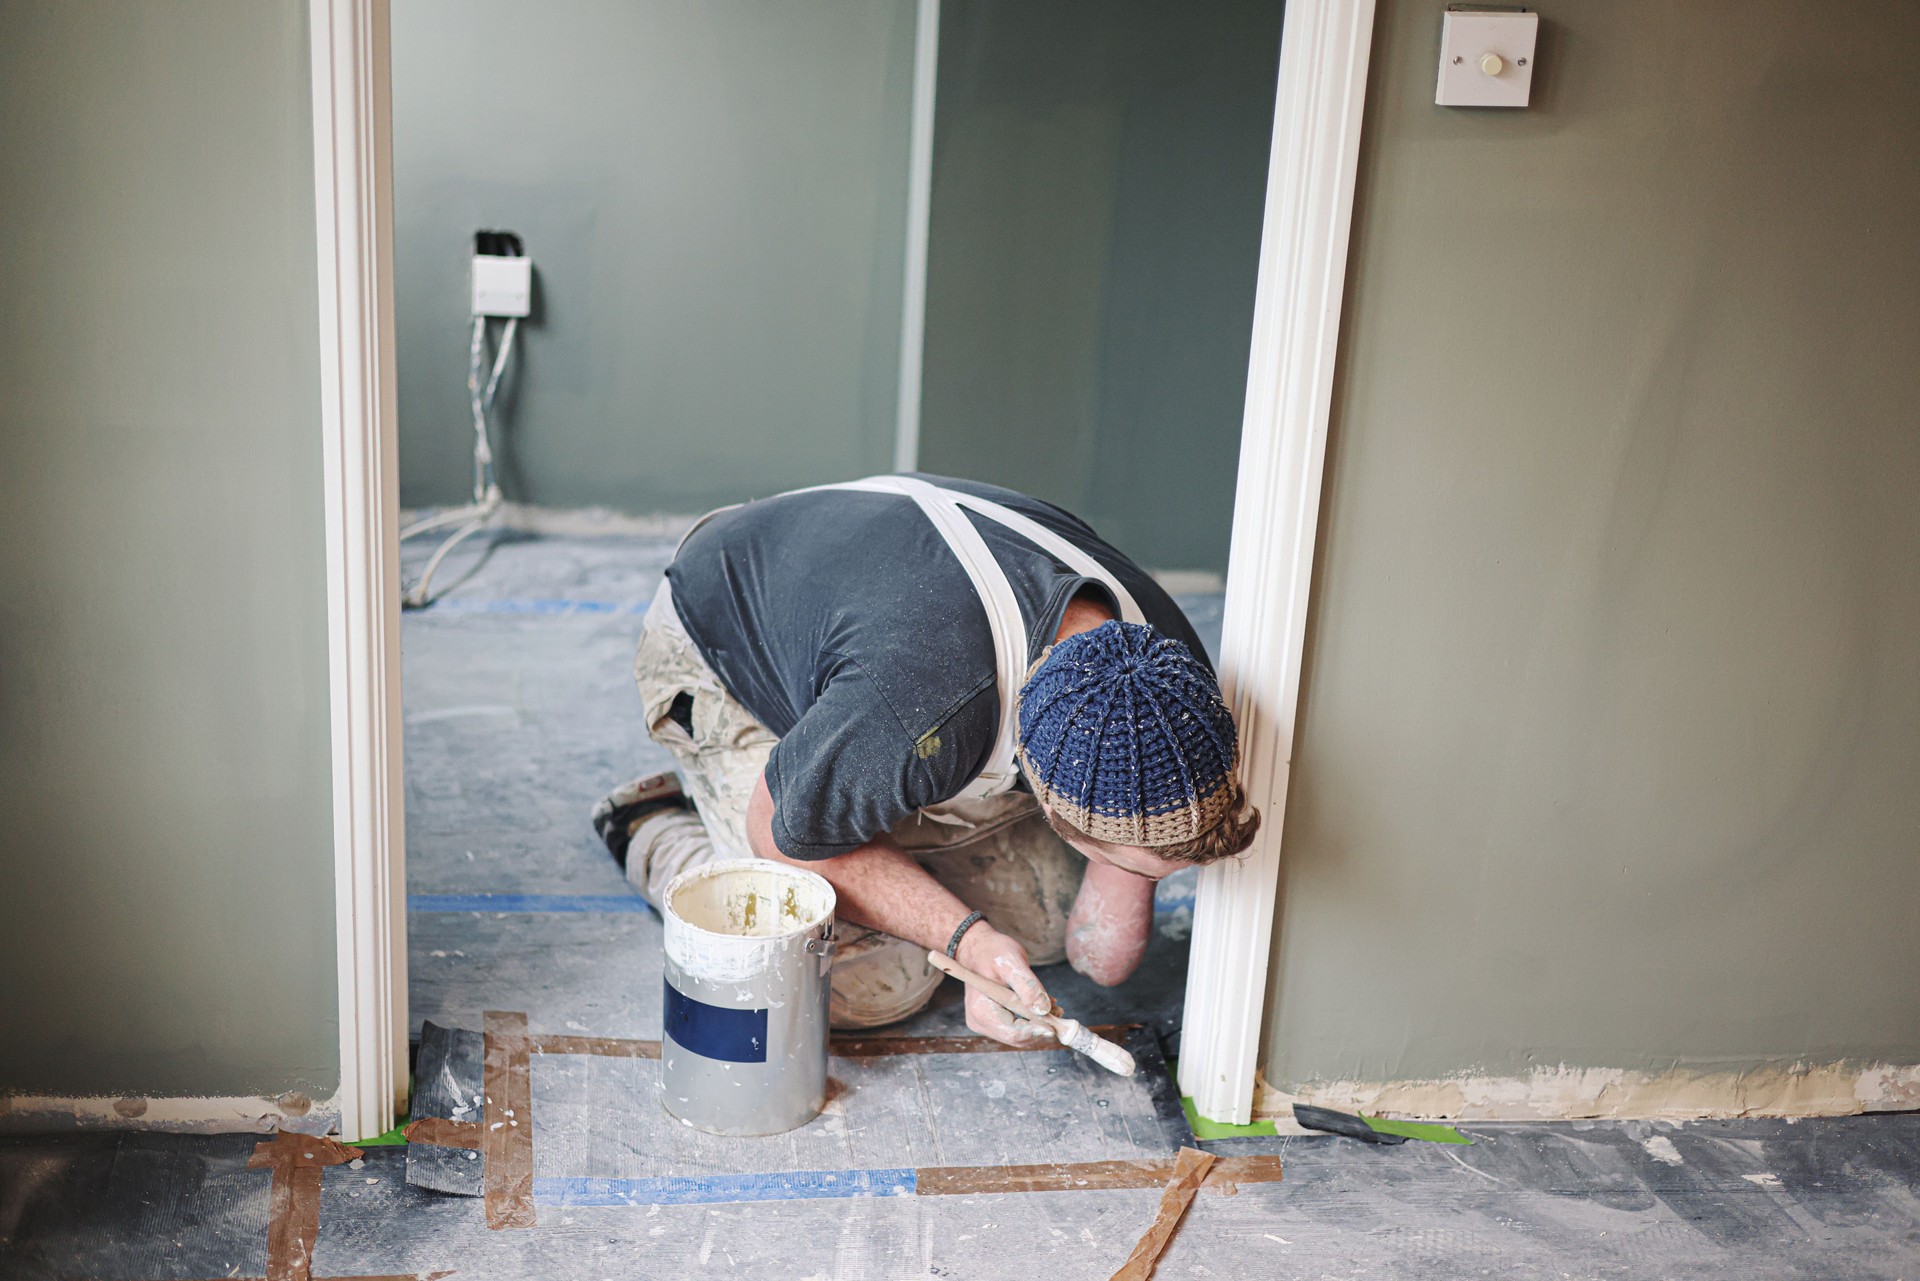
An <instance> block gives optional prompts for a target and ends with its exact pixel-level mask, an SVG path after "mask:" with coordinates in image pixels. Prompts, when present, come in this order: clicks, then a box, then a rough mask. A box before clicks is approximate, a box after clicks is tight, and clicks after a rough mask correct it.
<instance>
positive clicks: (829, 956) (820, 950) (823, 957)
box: [807, 935, 836, 974]
mask: <svg viewBox="0 0 1920 1281" xmlns="http://www.w3.org/2000/svg"><path fill="white" fill-rule="evenodd" d="M835 949H836V944H835V941H834V939H833V936H832V935H828V936H826V937H825V938H811V939H808V940H807V951H809V952H811V953H813V954H814V955H815V956H817V957H819V958H820V972H821V973H822V974H825V973H826V972H827V971H829V970H831V969H832V968H833V954H834V951H835Z"/></svg>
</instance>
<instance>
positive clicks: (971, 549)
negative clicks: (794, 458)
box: [796, 476, 1027, 800]
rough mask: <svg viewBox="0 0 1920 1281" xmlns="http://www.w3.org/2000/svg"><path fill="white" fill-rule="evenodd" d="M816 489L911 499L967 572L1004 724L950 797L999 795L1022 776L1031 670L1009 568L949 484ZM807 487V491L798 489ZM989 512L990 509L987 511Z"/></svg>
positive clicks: (877, 480)
mask: <svg viewBox="0 0 1920 1281" xmlns="http://www.w3.org/2000/svg"><path fill="white" fill-rule="evenodd" d="M814 488H815V489H857V490H865V491H867V492H869V493H882V494H901V495H904V496H905V497H908V498H911V499H913V501H914V502H915V503H917V504H919V507H920V510H921V511H923V512H925V513H926V515H927V519H928V520H930V521H932V522H933V527H934V528H935V529H936V530H938V531H939V532H940V536H941V537H942V538H944V539H945V540H946V543H947V546H948V547H950V548H952V549H953V554H954V556H955V558H957V559H958V560H959V562H960V567H961V568H962V569H964V570H966V571H967V577H968V579H970V580H971V581H972V583H973V590H974V592H975V593H976V594H977V595H978V596H979V597H980V604H981V606H982V607H983V608H984V609H985V610H986V612H987V625H988V627H989V628H990V629H991V630H992V632H993V649H994V677H995V681H996V683H997V685H998V686H999V693H1000V728H999V732H998V733H997V734H996V735H995V736H994V741H993V754H992V755H991V756H989V757H988V758H987V764H986V767H985V768H984V769H982V770H981V771H980V772H979V773H978V774H976V775H975V776H974V778H973V781H972V782H970V783H968V784H967V785H966V787H964V788H962V789H961V790H960V791H959V792H958V793H957V794H956V795H955V796H954V797H953V798H952V799H955V800H962V799H968V800H971V799H980V798H984V797H988V796H997V795H999V794H1000V793H1001V792H1004V791H1007V790H1008V789H1010V788H1011V787H1012V786H1013V784H1014V780H1015V779H1016V778H1018V776H1019V767H1018V766H1017V765H1016V764H1015V763H1014V753H1015V749H1016V748H1017V747H1018V745H1019V739H1020V732H1019V724H1018V720H1019V711H1020V687H1021V685H1023V684H1025V683H1026V675H1027V625H1026V620H1025V618H1024V617H1023V616H1022V615H1021V613H1020V598H1019V597H1017V596H1015V595H1014V594H1013V584H1011V583H1009V582H1008V581H1007V572H1006V571H1005V570H1004V569H1002V568H1000V562H999V561H997V560H995V559H994V558H993V553H992V552H991V551H990V550H988V548H987V540H986V539H984V538H982V537H981V536H980V531H979V530H978V529H976V528H974V524H973V522H972V521H970V520H968V519H967V516H966V513H965V512H963V511H961V510H960V505H959V503H958V502H957V501H956V500H957V499H958V498H959V497H960V496H959V495H958V494H955V493H954V492H953V491H952V490H950V489H942V488H941V487H940V486H938V485H929V484H928V483H927V482H926V481H924V480H918V479H916V478H914V477H912V476H873V477H869V478H868V479H866V480H850V481H846V482H844V483H842V484H838V485H817V486H814ZM796 492H807V491H804V490H803V491H796ZM987 514H988V515H991V513H987Z"/></svg>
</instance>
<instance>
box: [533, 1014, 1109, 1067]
mask: <svg viewBox="0 0 1920 1281" xmlns="http://www.w3.org/2000/svg"><path fill="white" fill-rule="evenodd" d="M1138 1026H1139V1024H1137V1023H1107V1024H1102V1025H1100V1026H1099V1027H1096V1028H1093V1029H1091V1030H1092V1032H1093V1034H1094V1035H1095V1036H1102V1037H1105V1038H1106V1039H1107V1040H1109V1041H1112V1042H1113V1043H1114V1044H1116V1045H1118V1044H1119V1043H1120V1042H1121V1041H1123V1040H1125V1039H1126V1035H1127V1033H1128V1032H1130V1031H1132V1030H1133V1029H1134V1028H1136V1027H1138ZM529 1044H530V1046H531V1047H532V1050H533V1052H534V1053H535V1054H589V1055H599V1056H601V1057H603V1058H613V1059H657V1058H659V1057H660V1042H658V1041H627V1040H622V1039H620V1038H618V1037H611V1036H566V1035H552V1034H542V1035H539V1036H535V1037H531V1038H529ZM1059 1048H1060V1047H1059V1046H1058V1045H1054V1044H1050V1043H1046V1042H1042V1043H1041V1044H1039V1045H1003V1044H1002V1043H1001V1042H999V1041H995V1040H991V1039H989V1038H987V1037H984V1036H836V1037H834V1038H833V1039H832V1040H831V1041H829V1042H828V1043H827V1053H829V1054H831V1055H833V1056H834V1057H835V1058H841V1059H868V1058H881V1057H884V1056H886V1055H891V1054H997V1053H1003V1052H1011V1053H1024V1052H1029V1051H1033V1050H1057V1049H1059Z"/></svg>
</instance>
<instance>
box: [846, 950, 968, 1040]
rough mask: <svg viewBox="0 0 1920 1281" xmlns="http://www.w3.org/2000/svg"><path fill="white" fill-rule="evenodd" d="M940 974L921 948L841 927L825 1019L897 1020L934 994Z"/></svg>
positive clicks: (870, 1023) (877, 1023) (866, 1024)
mask: <svg viewBox="0 0 1920 1281" xmlns="http://www.w3.org/2000/svg"><path fill="white" fill-rule="evenodd" d="M942 977H943V976H942V975H941V973H940V971H938V970H936V969H934V968H933V967H932V966H931V965H928V964H927V953H926V949H925V948H922V947H920V946H919V945H918V944H915V943H909V942H908V941H907V940H905V939H900V938H895V937H894V936H893V935H891V934H882V933H880V932H879V931H877V930H868V929H862V928H861V927H859V926H857V925H842V926H841V927H840V945H839V948H838V949H837V952H836V955H835V956H834V961H833V977H832V979H831V980H830V981H829V987H830V989H831V997H830V1000H829V1013H828V1022H829V1023H831V1024H832V1025H833V1026H834V1027H836V1028H842V1029H847V1030H852V1029H858V1028H870V1027H882V1026H884V1025H886V1024H888V1023H898V1022H899V1021H900V1020H901V1019H904V1018H906V1017H907V1016H908V1015H909V1014H913V1013H915V1012H916V1011H918V1010H921V1009H924V1008H925V1007H926V1004H927V1002H928V1001H931V1000H932V999H933V993H934V991H935V989H937V988H938V987H939V986H940V980H941V978H942Z"/></svg>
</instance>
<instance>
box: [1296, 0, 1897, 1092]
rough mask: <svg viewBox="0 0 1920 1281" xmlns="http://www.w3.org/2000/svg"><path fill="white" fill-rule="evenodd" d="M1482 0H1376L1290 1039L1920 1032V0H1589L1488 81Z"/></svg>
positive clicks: (1689, 1046) (1536, 1054)
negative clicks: (1528, 64) (1482, 63)
mask: <svg viewBox="0 0 1920 1281" xmlns="http://www.w3.org/2000/svg"><path fill="white" fill-rule="evenodd" d="M1441 8H1442V6H1441V4H1440V3H1439V2H1438V0H1419V2H1417V3H1413V2H1408V0H1386V2H1385V3H1384V4H1383V5H1382V6H1381V12H1380V21H1379V27H1378V36H1377V42H1376V45H1375V51H1374V62H1373V72H1372V77H1371V83H1370V89H1369V97H1368V103H1367V117H1366V121H1367V123H1366V129H1367V133H1366V138H1365V142H1364V145H1363V148H1362V158H1361V166H1360V178H1359V199H1358V209H1357V213H1356V217H1355V223H1354V237H1353V252H1352V261H1351V269H1350V273H1349V277H1348V282H1349V283H1348V297H1347V308H1346V313H1345V319H1346V324H1345V330H1346V333H1345V340H1344V346H1343V350H1342V366H1341V374H1340V387H1339V391H1338V395H1337V401H1336V406H1335V414H1334V421H1333V430H1332V437H1331V440H1332V444H1331V449H1330V454H1329V460H1328V470H1327V478H1326V490H1325V513H1324V519H1323V524H1322V532H1321V542H1320V563H1319V565H1318V567H1317V570H1316V578H1315V598H1314V601H1313V606H1312V614H1311V619H1310V623H1309V628H1310V634H1311V635H1310V649H1309V651H1308V655H1307V665H1306V678H1305V693H1304V701H1303V706H1302V715H1301V718H1300V730H1299V738H1298V742H1297V744H1296V760H1297V764H1296V768H1295V771H1294V774H1293V795H1292V801H1291V808H1290V810H1289V813H1288V817H1287V829H1286V842H1285V850H1286V853H1285V858H1284V865H1285V872H1284V875H1285V884H1284V901H1283V908H1282V911H1281V913H1280V917H1279V922H1278V928H1277V930H1276V940H1275V943H1276V946H1275V951H1274V964H1273V973H1272V982H1273V987H1272V989H1271V991H1272V1006H1271V1009H1270V1013H1269V1021H1268V1029H1267V1035H1266V1068H1267V1072H1268V1074H1269V1077H1270V1078H1271V1079H1272V1080H1273V1081H1274V1082H1275V1083H1276V1084H1282V1085H1285V1084H1294V1083H1301V1082H1306V1081H1311V1080H1315V1079H1330V1078H1360V1079H1367V1080H1380V1079H1389V1080H1390V1079H1417V1078H1426V1077H1431V1076H1436V1075H1443V1074H1451V1073H1461V1072H1470V1073H1492V1074H1512V1073H1520V1072H1524V1071H1525V1070H1527V1069H1528V1068H1531V1067H1534V1066H1541V1065H1553V1064H1558V1063H1562V1062H1565V1063H1570V1064H1576V1065H1588V1066H1611V1067H1621V1068H1629V1069H1661V1068H1667V1067H1673V1066H1678V1067H1693V1068H1739V1067H1743V1066H1747V1065H1752V1064H1756V1063H1760V1062H1763V1061H1768V1060H1804V1061H1809V1062H1816V1063H1817V1062H1823V1061H1833V1060H1839V1059H1860V1060H1874V1059H1887V1060H1893V1061H1899V1062H1907V1063H1912V1062H1915V1061H1920V1002H1916V1001H1915V1000H1914V993H1915V991H1916V990H1920V929H1916V928H1915V926H1914V922H1915V920H1916V919H1920V858H1916V850H1920V786H1916V780H1920V643H1916V639H1915V638H1916V637H1920V408H1917V407H1920V359H1916V354H1917V353H1920V163H1916V153H1915V140H1916V139H1920V69H1916V66H1915V63H1914V60H1913V57H1912V52H1913V50H1914V49H1916V48H1920V9H1916V8H1915V7H1914V6H1912V5H1910V4H1904V3H1896V2H1893V0H1881V2H1878V3H1875V2H1871V0H1846V2H1845V3H1840V4H1834V5H1822V6H1808V5H1804V4H1797V3H1789V2H1787V0H1756V2H1752V3H1740V4H1735V3H1731V2H1724V0H1723V2H1720V3H1703V4H1682V5H1676V4H1667V3H1660V2H1658V0H1552V2H1551V3H1546V4H1543V5H1541V6H1540V13H1541V20H1542V34H1541V43H1540V50H1539V68H1540V71H1539V77H1538V79H1537V80H1536V82H1535V84H1536V89H1535V101H1534V105H1533V107H1532V109H1531V110H1528V111H1524V112H1487V111H1478V112H1476V111H1458V110H1447V109H1444V108H1438V107H1435V106H1434V105H1433V82H1434V67H1435V63H1436V61H1437V57H1436V50H1437V40H1438V32H1439V27H1440V13H1441ZM1814 50H1817V51H1818V56H1817V57H1814V56H1810V53H1809V51H1814Z"/></svg>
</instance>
